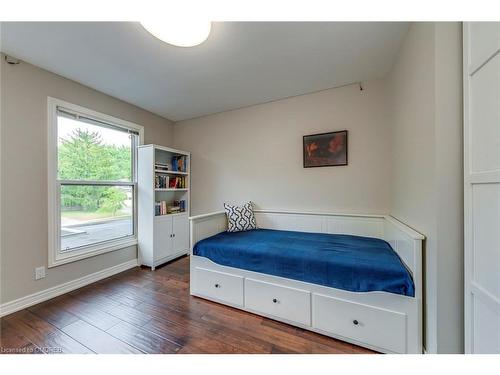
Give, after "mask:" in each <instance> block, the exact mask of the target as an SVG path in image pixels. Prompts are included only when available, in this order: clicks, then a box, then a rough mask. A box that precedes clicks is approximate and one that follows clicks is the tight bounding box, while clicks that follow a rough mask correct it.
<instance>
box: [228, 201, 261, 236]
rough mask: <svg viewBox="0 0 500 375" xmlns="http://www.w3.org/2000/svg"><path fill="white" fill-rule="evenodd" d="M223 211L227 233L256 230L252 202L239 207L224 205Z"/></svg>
mask: <svg viewBox="0 0 500 375" xmlns="http://www.w3.org/2000/svg"><path fill="white" fill-rule="evenodd" d="M224 210H226V216H227V231H228V232H243V231H245V230H250V229H257V222H256V221H255V216H254V214H253V208H252V202H248V203H246V204H244V205H243V206H241V207H240V206H232V205H230V204H226V203H224Z"/></svg>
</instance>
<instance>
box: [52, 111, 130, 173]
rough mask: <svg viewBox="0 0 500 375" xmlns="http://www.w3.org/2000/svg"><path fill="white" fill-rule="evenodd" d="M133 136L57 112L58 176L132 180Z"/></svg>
mask: <svg viewBox="0 0 500 375" xmlns="http://www.w3.org/2000/svg"><path fill="white" fill-rule="evenodd" d="M132 137H135V135H130V134H128V132H124V131H120V130H116V129H112V128H108V127H105V126H99V125H93V124H90V123H88V122H85V121H79V120H75V119H71V118H67V117H64V116H58V117H57V140H58V142H57V155H58V168H57V169H58V178H59V179H60V180H96V181H104V180H107V181H132Z"/></svg>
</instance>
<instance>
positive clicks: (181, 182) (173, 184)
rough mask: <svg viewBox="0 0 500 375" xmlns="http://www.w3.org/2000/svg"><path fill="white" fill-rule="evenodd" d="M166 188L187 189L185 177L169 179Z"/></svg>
mask: <svg viewBox="0 0 500 375" xmlns="http://www.w3.org/2000/svg"><path fill="white" fill-rule="evenodd" d="M168 187H169V188H170V189H185V188H186V187H187V184H186V177H184V176H181V177H171V178H170V180H169V185H168Z"/></svg>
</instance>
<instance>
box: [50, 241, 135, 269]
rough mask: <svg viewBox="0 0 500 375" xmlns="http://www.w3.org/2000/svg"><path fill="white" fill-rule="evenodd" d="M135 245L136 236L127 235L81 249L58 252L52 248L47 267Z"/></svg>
mask: <svg viewBox="0 0 500 375" xmlns="http://www.w3.org/2000/svg"><path fill="white" fill-rule="evenodd" d="M135 245H137V237H128V238H123V239H120V240H115V241H110V242H108V243H101V244H98V245H94V246H89V247H87V248H84V249H81V250H75V251H68V252H67V253H60V252H56V250H54V251H53V252H52V254H51V255H52V256H51V257H49V264H48V267H49V268H52V267H57V266H60V265H63V264H67V263H72V262H76V261H79V260H82V259H87V258H91V257H94V256H97V255H101V254H105V253H109V252H112V251H116V250H121V249H124V248H127V247H130V246H135Z"/></svg>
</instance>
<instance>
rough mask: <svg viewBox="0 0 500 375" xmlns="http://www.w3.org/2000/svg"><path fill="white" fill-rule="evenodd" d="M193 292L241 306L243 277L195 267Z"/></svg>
mask: <svg viewBox="0 0 500 375" xmlns="http://www.w3.org/2000/svg"><path fill="white" fill-rule="evenodd" d="M194 272H195V275H194V285H193V287H194V293H195V294H198V295H200V296H205V297H207V298H210V299H215V300H219V301H221V302H228V303H231V304H234V305H238V306H243V277H240V276H236V275H231V274H229V273H223V272H217V271H210V270H207V269H204V268H198V267H196V268H195V270H194Z"/></svg>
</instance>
